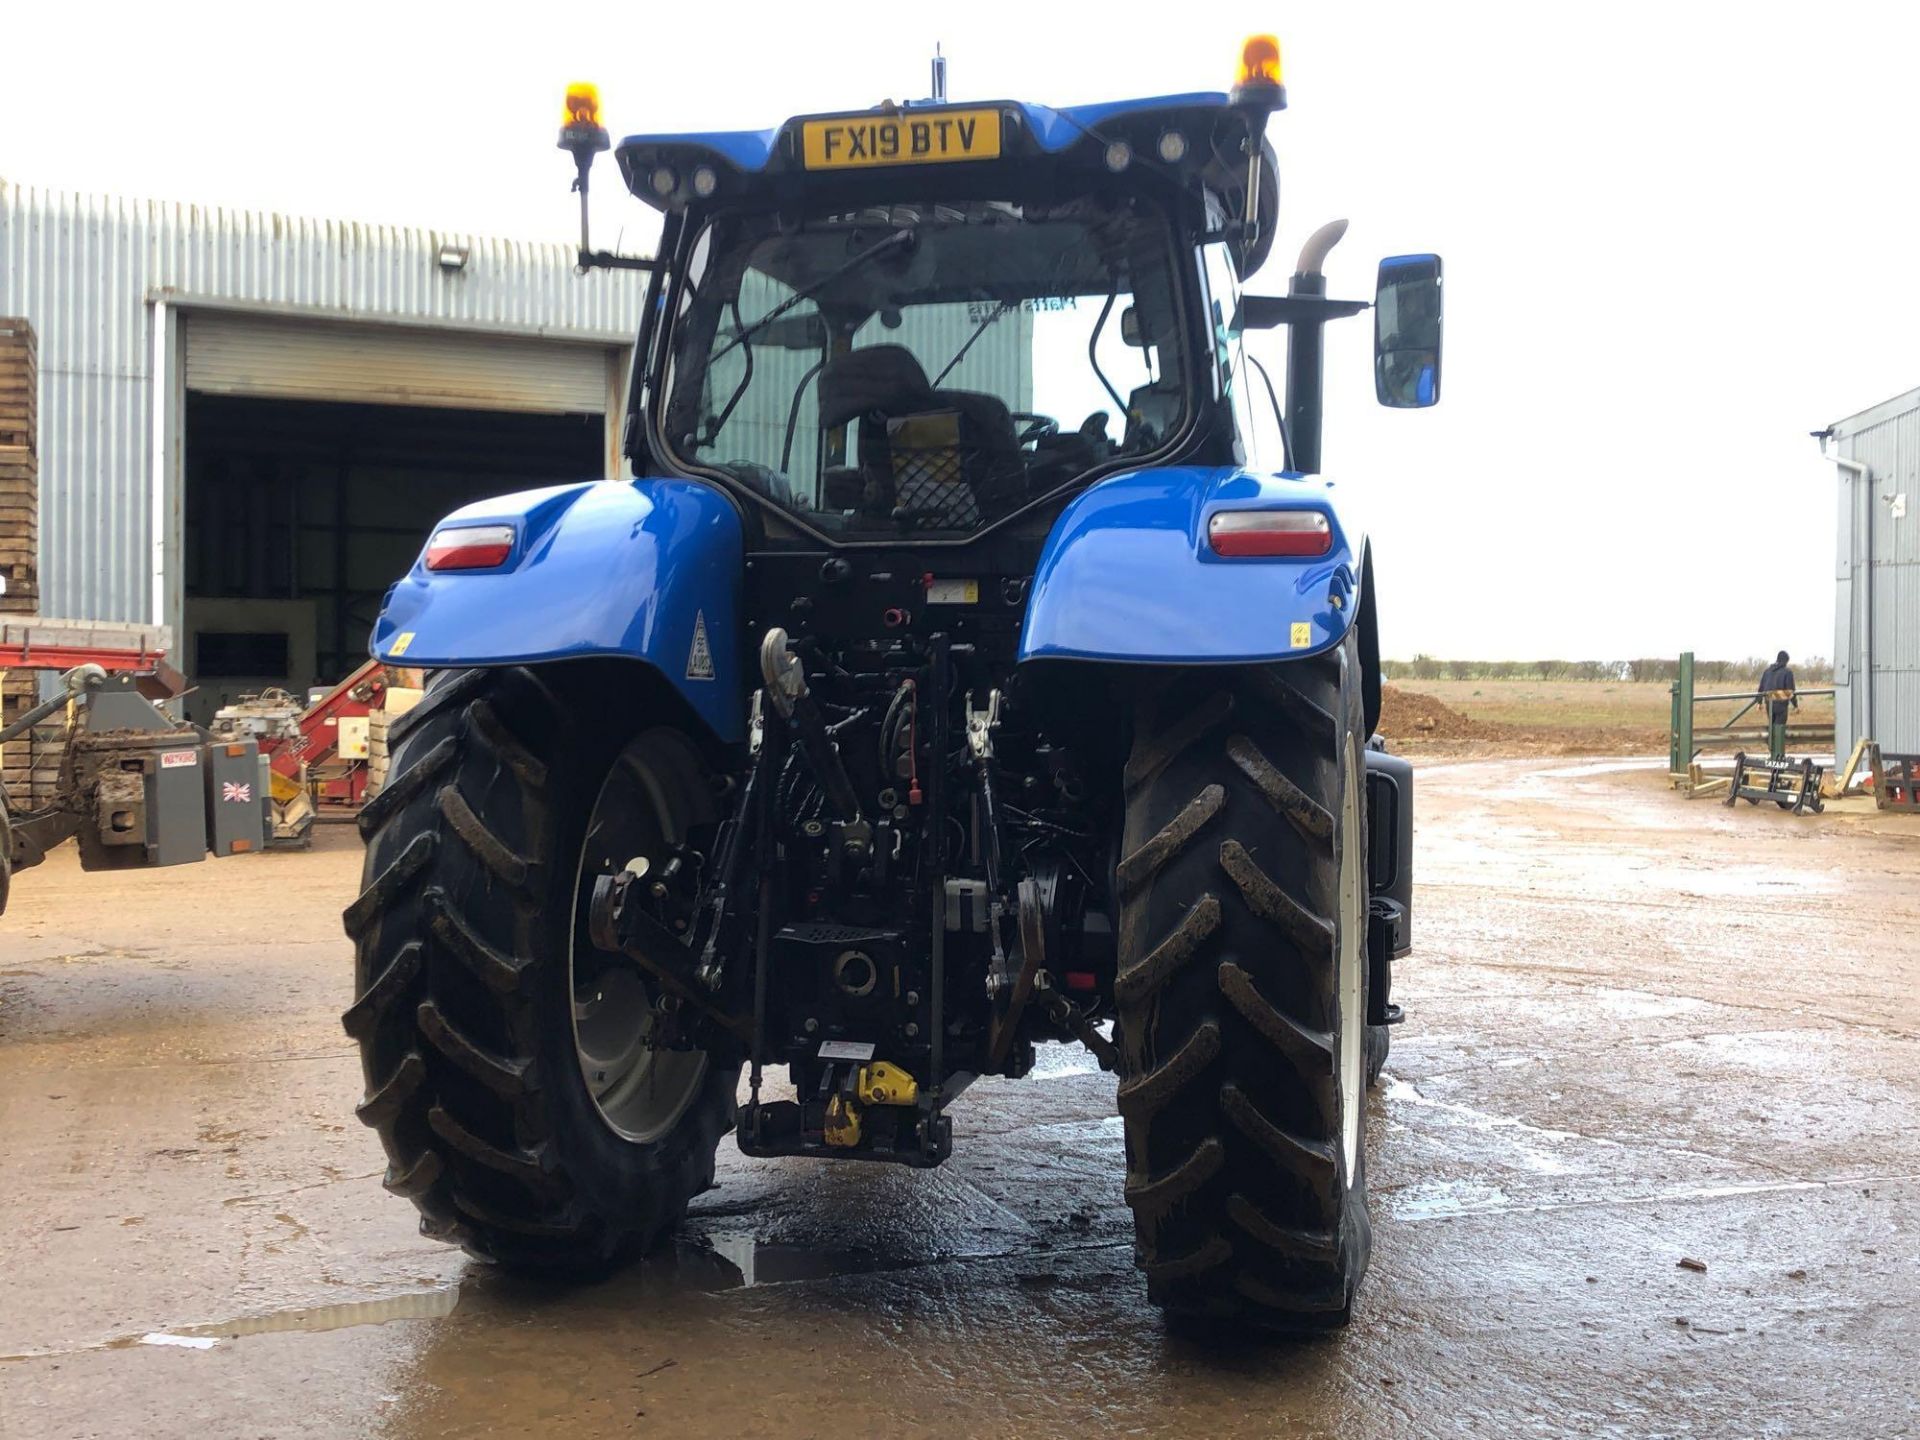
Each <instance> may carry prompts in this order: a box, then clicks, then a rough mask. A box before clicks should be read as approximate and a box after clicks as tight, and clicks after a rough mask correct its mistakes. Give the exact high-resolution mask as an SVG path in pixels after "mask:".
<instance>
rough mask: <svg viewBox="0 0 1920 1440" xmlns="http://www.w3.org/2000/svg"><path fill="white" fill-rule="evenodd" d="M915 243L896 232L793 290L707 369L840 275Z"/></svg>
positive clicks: (717, 353)
mask: <svg viewBox="0 0 1920 1440" xmlns="http://www.w3.org/2000/svg"><path fill="white" fill-rule="evenodd" d="M912 242H913V232H912V231H911V230H896V231H894V232H893V233H892V234H891V235H889V236H887V237H886V239H884V240H881V241H879V242H877V243H875V244H872V245H869V246H868V247H867V248H866V249H864V250H862V251H861V252H860V253H859V254H858V255H855V256H853V257H851V258H850V259H848V260H847V262H846V263H845V264H843V265H841V266H839V267H837V268H836V269H833V270H830V271H828V272H827V273H826V274H825V275H822V276H821V277H820V278H819V279H818V280H816V281H814V282H813V284H811V285H809V286H807V288H806V289H804V290H796V291H794V293H793V294H791V295H789V296H788V297H787V298H786V299H784V300H782V301H781V302H780V303H779V304H778V305H776V306H774V307H773V308H772V309H771V310H769V311H767V313H766V314H764V315H762V316H761V317H760V318H759V319H758V320H756V321H754V322H753V324H751V325H749V326H747V328H746V329H744V330H742V331H740V333H739V334H737V335H735V336H734V337H733V338H732V339H731V340H729V341H728V342H727V343H726V344H725V345H723V346H721V347H720V348H719V349H718V350H716V351H714V352H713V354H712V355H710V356H708V357H707V368H708V369H712V368H713V366H714V365H715V364H716V363H717V362H718V361H720V360H721V359H722V358H723V357H724V356H727V355H731V354H732V353H733V352H734V350H736V349H737V348H738V347H740V346H742V345H744V344H746V343H747V342H748V341H749V340H751V339H753V337H754V336H755V335H758V334H759V333H760V332H761V331H762V330H764V329H766V327H767V326H769V325H771V324H772V323H773V322H774V321H776V320H778V319H779V318H780V317H781V316H782V315H784V314H786V313H787V312H788V311H789V310H791V309H793V307H794V306H796V305H798V304H799V303H800V302H801V301H802V300H811V299H812V298H813V297H814V296H815V295H818V294H819V293H820V292H821V291H822V290H824V289H826V288H827V286H829V285H831V284H832V283H833V282H834V281H836V280H838V279H840V278H841V276H843V275H847V274H849V273H851V272H852V271H854V270H857V269H859V268H860V266H862V265H864V264H866V263H867V262H868V261H869V260H871V259H873V258H874V257H875V256H876V255H881V254H884V253H885V252H887V251H888V250H891V249H893V248H894V247H895V246H896V245H909V244H911V243H912Z"/></svg>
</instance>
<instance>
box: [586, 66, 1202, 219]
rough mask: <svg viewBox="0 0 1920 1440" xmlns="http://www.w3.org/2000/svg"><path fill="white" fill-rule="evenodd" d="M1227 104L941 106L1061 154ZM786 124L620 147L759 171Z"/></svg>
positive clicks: (632, 140)
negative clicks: (696, 154) (1148, 117)
mask: <svg viewBox="0 0 1920 1440" xmlns="http://www.w3.org/2000/svg"><path fill="white" fill-rule="evenodd" d="M1226 103H1227V97H1226V96H1225V95H1223V94H1221V93H1219V92H1218V91H1213V90H1201V91H1194V92H1192V93H1189V94H1184V95H1147V96H1141V97H1139V98H1136V99H1132V100H1109V101H1105V102H1103V103H1101V104H1098V105H1068V106H1065V107H1062V108H1061V109H1058V110H1056V109H1052V108H1050V107H1049V106H1046V105H1029V104H1026V103H1024V102H1022V101H1007V100H979V101H965V102H958V101H956V102H950V103H948V104H946V105H942V106H939V107H937V108H940V109H965V110H1008V109H1011V110H1017V111H1019V112H1020V114H1021V116H1022V118H1023V119H1024V120H1025V122H1026V128H1027V131H1028V133H1030V134H1031V135H1032V136H1033V138H1034V141H1035V143H1036V144H1037V145H1038V146H1039V148H1040V149H1041V151H1043V152H1044V153H1046V154H1049V155H1057V154H1058V153H1059V152H1060V151H1062V150H1065V149H1066V148H1067V147H1069V146H1070V145H1072V144H1074V143H1075V142H1076V141H1079V140H1082V139H1084V138H1086V133H1087V131H1088V130H1096V129H1098V128H1099V127H1100V126H1101V125H1102V124H1104V123H1105V122H1107V121H1110V120H1116V119H1119V118H1122V117H1124V116H1128V115H1138V114H1143V113H1149V112H1152V111H1156V110H1193V109H1215V108H1218V107H1221V106H1224V105H1225V104H1226ZM904 108H905V109H908V110H913V109H923V108H936V107H931V106H929V105H928V104H926V103H925V102H922V103H921V104H919V105H908V106H906V107H904ZM835 113H838V114H846V113H851V112H845V111H841V112H835ZM806 118H809V117H805V116H800V117H796V119H806ZM788 123H789V124H792V123H794V122H793V121H789V122H788ZM785 128H786V127H785V126H781V127H777V128H775V129H772V130H709V131H699V132H694V133H688V134H677V135H629V136H627V138H626V139H624V140H622V141H621V142H620V148H621V149H623V150H625V149H627V148H629V147H639V148H645V149H651V148H654V147H657V146H676V147H685V148H687V149H690V150H698V149H704V150H710V151H712V152H713V153H714V154H715V155H718V156H720V157H721V158H722V159H724V160H726V161H727V162H728V163H729V164H731V165H732V166H733V167H734V168H735V169H737V170H742V171H745V172H747V173H748V174H757V173H759V172H760V171H762V170H764V169H766V168H767V162H768V161H769V160H771V159H772V158H773V155H774V151H775V149H776V147H777V146H778V144H779V140H780V135H781V131H782V130H784V129H785ZM643 198H644V197H643Z"/></svg>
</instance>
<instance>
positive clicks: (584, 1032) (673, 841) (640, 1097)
mask: <svg viewBox="0 0 1920 1440" xmlns="http://www.w3.org/2000/svg"><path fill="white" fill-rule="evenodd" d="M678 758H679V760H680V763H681V764H682V765H684V763H685V762H684V757H678ZM674 759H675V757H671V756H669V755H667V754H665V753H664V752H663V750H662V748H661V747H660V746H658V745H657V744H655V743H651V742H650V741H649V739H648V737H645V736H643V737H641V738H640V739H638V740H635V741H634V742H632V743H631V744H629V745H628V746H627V748H626V749H625V750H623V751H622V752H621V753H620V756H619V758H618V759H617V760H615V762H614V764H613V767H612V768H611V769H610V770H609V771H608V772H607V778H606V779H605V780H604V781H603V782H602V783H601V786H600V792H599V794H598V795H597V796H596V797H595V799H594V805H593V812H592V814H590V815H589V816H588V817H587V833H586V838H585V839H584V840H583V841H582V843H581V847H580V863H579V865H578V867H577V868H576V870H575V872H574V895H573V932H572V939H571V943H570V944H569V946H568V951H567V971H568V974H567V981H568V991H569V993H570V994H571V995H572V997H573V1044H574V1053H575V1055H576V1057H577V1058H578V1060H579V1062H580V1074H581V1077H582V1078H583V1079H584V1080H585V1081H586V1085H587V1094H588V1095H589V1096H590V1097H591V1098H592V1100H593V1104H594V1108H595V1109H597V1110H598V1111H599V1112H600V1118H601V1119H602V1120H604V1121H605V1122H606V1124H607V1126H608V1128H609V1129H611V1130H613V1131H614V1132H615V1133H616V1134H619V1135H621V1136H623V1137H624V1138H626V1139H628V1140H632V1141H635V1142H637V1143H640V1144H651V1143H653V1142H654V1141H657V1140H659V1139H660V1138H661V1137H662V1136H664V1135H665V1134H666V1133H667V1132H668V1131H670V1130H672V1129H673V1127H674V1126H675V1125H676V1124H678V1123H679V1121H680V1117H681V1116H683V1115H685V1114H686V1113H687V1107H688V1106H689V1105H691V1104H692V1103H693V1098H694V1096H695V1095H697V1094H698V1093H699V1091H700V1086H701V1083H702V1082H703V1081H704V1080H705V1079H706V1076H707V1056H706V1052H704V1051H700V1050H670V1049H655V1048H654V1047H653V1045H652V1038H653V1030H654V1020H655V1013H654V1008H653V1006H654V1000H655V999H656V998H657V996H656V992H655V990H654V988H653V986H652V985H651V984H650V983H649V982H648V981H646V980H644V979H642V978H641V976H640V974H639V973H638V972H637V971H635V970H634V969H633V968H632V966H631V964H630V963H628V962H626V961H623V960H614V961H613V962H612V963H610V964H597V963H594V957H596V956H599V955H601V953H602V952H600V951H598V950H596V949H595V948H594V945H593V942H592V941H591V940H589V939H588V938H587V909H588V906H589V904H590V903H591V901H592V898H593V884H594V881H595V880H597V879H598V878H599V877H600V876H602V875H607V874H611V873H613V872H614V871H617V870H621V869H634V870H637V871H639V872H640V873H643V874H644V873H647V872H648V871H655V872H657V871H659V870H660V869H661V868H662V867H663V866H664V864H665V863H666V861H667V860H668V859H669V858H670V855H671V853H672V852H673V851H674V849H675V848H676V847H677V846H678V845H679V844H680V843H681V842H683V841H684V840H685V838H686V837H685V835H684V834H683V833H681V825H680V816H679V815H678V814H677V813H676V811H677V808H678V807H676V806H675V804H674V803H673V799H672V797H673V796H674V795H675V794H676V789H675V782H674V779H673V770H672V768H671V767H672V765H673V764H674Z"/></svg>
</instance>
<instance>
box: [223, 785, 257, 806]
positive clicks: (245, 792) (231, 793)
mask: <svg viewBox="0 0 1920 1440" xmlns="http://www.w3.org/2000/svg"><path fill="white" fill-rule="evenodd" d="M220 798H221V799H222V800H232V801H235V802H237V803H238V804H241V805H250V804H252V803H253V786H251V785H247V784H244V783H241V782H238V781H233V780H228V781H225V782H223V783H222V784H221V786H220Z"/></svg>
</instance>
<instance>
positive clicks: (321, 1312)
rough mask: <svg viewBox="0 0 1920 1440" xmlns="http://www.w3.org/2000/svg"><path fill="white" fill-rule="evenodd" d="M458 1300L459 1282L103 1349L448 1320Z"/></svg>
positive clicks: (155, 1334)
mask: <svg viewBox="0 0 1920 1440" xmlns="http://www.w3.org/2000/svg"><path fill="white" fill-rule="evenodd" d="M459 1303H460V1287H459V1285H457V1284H455V1285H442V1286H439V1287H437V1288H435V1289H432V1290H419V1291H415V1292H413V1293H411V1294H407V1295H388V1296H386V1297H384V1298H382V1299H379V1300H355V1301H351V1302H349V1303H347V1304H343V1305H309V1306H304V1307H302V1308H300V1309H297V1310H275V1311H273V1312H272V1313H271V1314H267V1315H243V1316H240V1317H239V1318H237V1319H233V1320H221V1321H218V1322H216V1323H213V1324H209V1325H176V1326H174V1327H173V1329H171V1330H153V1331H149V1332H148V1333H147V1334H145V1335H128V1336H124V1337H122V1338H121V1339H118V1340H109V1341H108V1342H107V1343H106V1345H105V1346H103V1347H101V1348H104V1349H107V1350H123V1349H125V1348H127V1347H128V1346H130V1345H177V1346H179V1347H180V1348H182V1349H185V1350H211V1349H212V1348H213V1347H214V1346H216V1345H218V1344H219V1343H220V1342H221V1341H222V1340H238V1339H240V1338H241V1337H242V1336H243V1335H280V1334H286V1333H289V1332H298V1333H302V1334H308V1335H317V1334H320V1333H322V1332H323V1331H327V1330H345V1329H347V1328H348V1327H350V1326H354V1325H384V1324H386V1323H387V1322H388V1321H390V1320H444V1319H445V1318H446V1317H447V1316H449V1315H451V1314H452V1313H453V1310H454V1307H455V1306H456V1305H458V1304H459Z"/></svg>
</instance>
